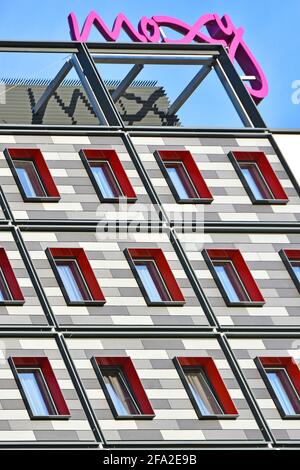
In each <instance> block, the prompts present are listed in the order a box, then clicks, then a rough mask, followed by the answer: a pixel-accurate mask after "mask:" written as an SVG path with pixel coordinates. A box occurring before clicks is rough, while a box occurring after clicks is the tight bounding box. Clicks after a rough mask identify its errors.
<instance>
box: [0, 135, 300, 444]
mask: <svg viewBox="0 0 300 470" xmlns="http://www.w3.org/2000/svg"><path fill="white" fill-rule="evenodd" d="M108 134H109V131H108ZM126 138H127V137H126ZM132 140H133V142H134V145H135V152H131V151H130V153H128V151H127V150H126V146H125V145H124V142H125V140H124V138H123V137H122V134H121V132H120V135H116V133H115V132H111V134H109V135H103V134H101V132H99V135H97V136H87V135H76V136H74V135H71V134H69V135H67V133H66V135H54V133H53V135H42V134H38V133H37V135H27V136H26V135H7V136H6V135H1V136H0V185H1V187H2V189H3V191H4V193H5V198H6V200H7V202H8V204H9V207H10V209H11V211H12V213H13V216H14V218H15V220H6V221H5V219H4V215H3V212H2V211H1V210H0V223H1V225H4V229H2V230H0V246H1V247H4V248H5V249H6V250H7V254H8V257H9V259H10V262H11V264H12V266H13V269H14V272H15V274H16V277H17V279H18V282H19V284H20V287H21V289H22V291H23V294H24V296H25V300H26V302H25V305H24V306H20V307H5V306H0V333H1V334H0V336H1V335H2V337H1V338H0V446H1V445H2V444H5V443H6V442H15V443H16V445H17V444H18V443H19V442H20V441H23V442H26V443H30V444H31V443H38V442H45V441H49V442H52V443H53V445H56V444H57V443H62V442H64V441H66V442H67V443H80V444H82V445H85V444H87V443H88V442H95V437H94V434H93V432H92V431H91V428H90V425H89V422H90V421H91V420H89V421H88V419H87V418H88V414H89V413H90V412H91V411H93V412H94V413H95V415H96V418H97V422H98V424H97V426H98V427H99V429H100V430H101V432H102V433H103V435H104V437H105V439H106V441H107V445H108V446H109V445H112V444H113V445H116V446H118V445H123V444H124V443H125V445H126V443H128V444H131V445H135V443H137V444H140V445H143V444H144V443H145V445H146V444H147V443H148V444H149V445H150V444H152V445H157V447H159V446H160V445H165V446H168V445H169V444H176V443H177V444H178V445H189V444H191V445H195V446H203V445H213V443H217V444H218V443H219V444H224V443H228V445H231V444H232V443H239V444H245V445H251V444H252V443H261V445H263V446H267V445H268V443H267V440H265V439H266V432H264V433H263V432H262V429H263V427H264V426H263V424H262V422H261V421H262V420H261V419H260V418H259V414H260V413H262V416H263V417H264V418H265V419H266V425H267V426H268V427H269V428H270V430H271V432H272V435H273V436H274V437H275V438H276V441H277V442H278V443H280V442H283V441H285V442H286V441H287V442H290V443H292V444H294V443H295V442H298V441H299V442H300V440H299V437H300V424H299V420H293V421H291V420H289V421H286V420H282V419H281V417H280V416H279V414H278V412H277V410H276V408H275V405H274V403H273V401H272V400H271V398H270V396H269V394H268V391H267V389H266V387H265V386H264V384H263V382H262V380H261V378H260V375H259V373H258V371H257V370H256V368H255V364H254V362H253V359H254V357H256V356H257V355H270V356H275V355H281V356H287V355H291V356H293V357H294V358H295V359H296V360H297V361H298V362H299V353H298V351H299V340H298V339H297V337H296V336H295V338H293V336H292V335H293V333H290V338H285V339H282V338H275V335H276V334H280V328H285V329H287V328H289V327H291V328H292V329H294V331H298V328H300V316H299V311H300V309H299V307H300V296H299V292H298V291H297V290H296V288H295V286H294V284H293V282H292V280H291V278H290V275H289V274H288V272H287V271H286V268H285V266H284V265H283V263H282V260H281V258H280V257H279V255H278V252H279V250H281V249H284V248H295V249H300V237H299V230H298V231H297V230H296V229H293V228H292V226H291V224H290V223H293V224H295V223H296V222H297V221H299V217H300V216H299V214H300V201H299V196H298V195H297V191H296V189H295V188H293V184H292V182H291V180H290V179H289V177H288V175H287V174H286V171H285V170H284V168H283V165H282V163H281V162H280V159H279V157H278V155H277V154H276V151H275V149H274V148H273V147H272V145H271V140H269V139H268V138H267V137H266V136H265V135H264V134H261V137H255V138H253V137H247V138H246V137H244V136H243V135H242V134H241V135H240V136H236V137H228V136H225V135H224V136H223V137H216V136H208V135H207V136H205V137H202V136H200V137H189V136H187V137H185V136H181V137H178V136H175V135H174V137H170V136H169V137H167V136H164V135H163V133H161V135H160V136H159V137H153V136H147V137H133V138H132ZM9 147H19V148H22V147H27V148H30V147H38V148H40V149H41V150H42V152H43V155H44V157H45V159H46V161H47V164H48V166H49V169H50V172H51V174H52V176H53V178H54V180H55V182H56V184H57V186H58V189H59V191H60V193H61V196H62V197H61V201H60V202H58V203H50V204H49V203H37V204H33V203H25V202H23V200H22V198H21V195H20V192H19V189H18V187H17V185H16V183H15V181H14V178H13V177H12V175H11V172H10V169H9V167H8V165H7V162H6V159H5V157H4V154H3V150H4V149H5V148H9ZM82 148H99V149H115V150H116V151H117V152H118V155H119V157H120V159H121V161H122V163H123V165H124V168H125V170H126V172H127V174H128V176H129V179H130V181H131V183H132V185H133V187H134V190H135V192H136V194H137V195H138V203H137V204H133V206H132V207H131V208H130V215H128V212H126V211H125V210H124V211H122V210H121V211H118V207H117V206H116V205H108V204H100V203H99V200H98V197H97V195H96V193H95V191H94V188H93V186H92V183H91V181H90V180H89V177H88V175H87V174H86V171H85V168H84V166H83V164H82V162H81V159H80V157H79V153H78V152H79V150H80V149H82ZM160 149H176V150H177V149H187V150H190V151H191V153H192V155H193V157H194V158H195V160H196V162H197V164H198V166H199V169H200V171H201V173H202V175H203V176H204V178H205V180H206V183H207V185H208V187H209V189H210V190H211V192H212V193H213V196H214V201H213V203H212V204H211V205H206V206H205V208H204V209H205V210H204V216H205V217H204V221H205V222H209V223H211V222H215V223H216V224H215V227H218V230H213V227H212V225H214V224H210V226H209V227H208V226H206V228H205V231H203V227H202V219H201V214H202V211H203V206H197V207H196V206H190V205H178V204H175V201H174V199H173V196H172V194H171V192H170V189H169V187H168V185H167V183H166V181H165V179H164V177H163V175H162V174H161V172H160V170H159V168H158V165H157V163H156V160H155V158H154V156H153V152H154V151H155V150H160ZM231 150H261V151H264V152H265V153H266V155H267V158H268V159H269V161H270V163H271V165H272V167H273V169H274V170H275V172H276V174H277V175H278V177H279V179H280V181H281V183H282V185H283V187H284V189H285V191H286V192H287V194H288V196H289V203H288V204H287V205H282V206H276V205H267V206H257V205H252V204H251V202H250V199H249V198H248V196H247V193H246V191H245V189H244V187H243V186H242V184H241V182H240V180H239V178H238V176H237V174H236V173H235V170H234V168H233V167H232V165H231V163H230V161H229V159H228V157H227V154H228V152H229V151H231ZM139 162H140V163H141V165H142V168H144V170H145V172H146V173H147V174H148V178H149V180H148V182H147V178H146V180H145V178H144V177H143V181H142V179H141V177H140V176H139V173H138V171H137V167H138V165H137V164H138V163H139ZM139 172H140V170H139ZM149 183H151V185H150V184H149ZM151 186H152V187H153V188H154V191H155V193H156V196H157V198H158V199H159V200H160V202H161V204H162V206H163V208H164V209H165V210H166V211H169V210H170V211H174V212H175V213H176V215H175V219H174V222H175V223H176V224H178V223H179V222H181V220H180V214H185V213H189V212H192V213H196V214H198V213H199V216H200V217H199V221H200V226H199V227H197V230H196V231H195V232H191V231H189V230H188V229H186V230H185V232H184V233H182V232H181V231H180V230H179V226H178V225H177V227H176V230H173V229H170V227H169V226H168V223H166V224H165V226H164V230H163V231H162V233H158V232H157V231H152V232H151V233H150V232H148V230H147V229H146V226H143V227H140V230H139V232H136V233H134V231H133V227H131V230H130V232H129V234H128V233H126V231H124V230H123V229H120V230H119V228H118V227H117V226H115V225H114V224H111V225H110V227H109V228H110V230H108V231H105V229H104V225H105V224H99V225H98V227H97V229H96V228H95V227H94V229H92V224H91V222H99V221H101V222H107V221H110V222H113V221H114V220H119V221H120V220H121V221H123V222H125V223H126V222H128V221H131V220H132V219H134V220H135V221H137V222H144V221H146V218H145V217H144V214H143V213H142V210H143V211H145V209H146V210H147V211H151V212H152V215H153V214H154V218H153V219H152V221H153V222H154V223H155V224H156V223H157V222H158V220H159V219H158V215H157V208H156V209H154V206H153V205H152V203H151V202H150V200H152V199H153V194H152V192H151V191H152V189H151ZM154 195H155V194H154ZM139 204H142V207H141V206H139ZM172 217H173V216H172ZM172 217H171V219H172ZM186 221H187V222H188V221H189V220H188V219H186ZM63 222H68V228H66V227H63V226H61V227H60V228H59V227H58V225H59V224H61V225H62V224H63ZM223 222H224V223H225V224H227V225H230V224H231V223H233V224H235V223H239V222H243V223H245V224H248V225H245V228H244V229H243V230H240V233H237V231H232V232H228V231H227V232H225V231H223V232H222V223H223ZM31 223H32V225H31V226H30V224H31ZM269 223H273V224H274V225H273V228H276V224H278V227H277V233H275V231H274V230H272V229H271V227H270V225H269V226H266V224H269ZM79 224H81V225H79ZM251 224H253V225H251ZM254 224H258V225H260V226H261V227H262V226H263V225H264V231H263V232H262V231H260V229H257V227H254ZM279 224H280V227H279ZM283 224H286V228H287V229H286V230H285V227H284V226H283ZM46 225H47V226H46ZM11 226H12V227H11ZM107 228H108V227H106V229H107ZM294 228H295V227H294ZM118 230H119V231H118ZM172 231H173V232H172ZM19 232H20V235H15V236H13V234H14V233H16V234H18V233H19ZM203 232H205V233H203ZM170 233H173V235H174V237H173V235H172V236H170ZM177 238H178V240H179V243H178V244H177V242H175V241H174V240H176V239H177ZM18 240H23V242H24V246H25V247H26V250H27V251H28V254H29V257H30V259H31V261H30V263H31V265H32V266H31V267H30V266H29V267H27V265H25V262H24V261H25V259H26V256H27V254H26V251H25V250H24V249H23V246H22V243H18ZM47 247H72V248H76V247H80V248H84V250H85V251H86V254H87V257H88V259H89V260H90V263H91V266H92V268H93V270H94V272H95V274H96V277H97V279H98V282H99V285H100V287H101V289H102V291H103V293H104V295H105V298H106V300H107V302H106V304H105V305H104V306H103V307H91V306H86V307H85V306H81V307H79V306H78V307H77V306H76V307H71V306H67V305H66V302H65V300H64V298H63V296H62V294H61V291H60V288H59V285H58V284H57V281H56V278H55V276H54V274H53V272H52V269H51V267H50V264H49V262H48V259H47V257H46V255H45V249H46V248H47ZM181 247H182V248H183V252H182V253H181V252H180V248H181ZM204 247H206V248H212V247H213V248H239V249H240V250H241V252H242V254H243V256H244V259H245V260H246V262H247V264H248V266H249V268H250V270H251V272H252V274H253V277H254V278H255V280H256V282H257V284H258V286H259V288H260V289H261V292H262V294H263V295H264V297H265V299H266V304H265V305H264V306H263V307H259V308H257V307H255V308H251V307H248V308H239V307H237V308H233V307H227V306H226V305H225V303H224V301H223V298H222V296H221V294H220V292H219V290H218V288H217V286H216V284H215V282H214V280H213V278H212V276H211V274H210V272H209V270H208V268H207V265H206V263H205V261H204V259H203V257H202V254H201V250H202V249H203V248H204ZM125 248H161V249H162V250H163V252H164V254H165V256H166V258H167V260H168V262H169V265H170V267H171V269H172V271H173V273H174V275H175V277H176V280H177V282H178V284H179V286H180V288H181V290H182V293H183V295H184V297H185V299H186V304H185V305H184V306H183V307H178V306H176V307H148V306H147V305H146V303H145V300H144V298H143V295H142V293H141V292H140V289H139V287H138V285H137V282H136V280H135V278H134V275H133V273H132V272H131V270H130V267H129V265H128V263H127V260H126V258H125V256H124V253H123V251H124V249H125ZM32 270H33V271H34V272H35V274H36V277H37V279H38V280H39V283H40V285H41V290H40V292H39V289H38V288H37V291H36V290H35V288H34V286H33V282H32V279H31V276H32V272H31V271H32ZM194 281H196V283H197V285H198V288H197V286H195V283H194ZM200 287H201V289H202V290H201V289H200ZM43 295H45V297H46V298H47V302H48V303H49V312H51V314H52V315H53V316H54V317H55V319H56V321H57V323H58V324H59V329H55V328H54V332H55V331H56V333H54V336H55V337H56V338H57V341H58V342H59V341H60V339H59V338H60V337H61V336H65V337H66V338H67V339H66V341H67V348H68V350H69V353H70V357H71V359H72V361H73V363H74V365H75V371H77V374H78V378H79V384H81V387H82V391H84V392H85V394H86V396H87V398H88V403H89V407H90V411H88V410H86V409H85V412H84V411H83V405H84V404H85V399H84V394H82V393H81V392H80V391H77V392H76V390H77V388H76V390H75V388H74V383H73V381H72V380H71V378H70V375H69V374H71V376H72V377H73V375H72V372H73V369H72V367H73V363H72V362H71V361H70V360H69V359H68V357H67V356H63V357H62V356H61V353H60V351H59V348H58V346H57V344H58V343H57V342H56V341H55V339H54V337H53V338H48V337H47V338H46V337H43V333H42V332H41V333H40V337H22V335H21V333H20V334H19V336H18V335H17V336H18V337H17V336H16V337H9V338H8V337H5V332H4V327H5V328H6V329H9V328H11V329H12V328H14V329H19V330H20V331H21V330H22V329H24V327H26V328H31V327H35V329H37V327H41V330H42V329H45V328H48V329H50V328H51V326H50V325H49V324H48V322H47V316H46V314H48V313H49V312H48V308H47V307H45V306H44V304H43V305H41V303H40V301H39V299H41V298H42V296H43ZM203 295H204V296H205V297H202V296H203ZM206 301H208V303H209V304H210V306H211V309H212V311H213V313H214V315H215V317H216V320H217V321H218V322H219V325H220V328H219V327H218V326H217V327H216V325H213V324H211V323H210V320H209V316H208V308H207V304H206V307H205V302H206ZM48 318H49V316H48ZM238 327H239V333H238V334H239V337H238V338H237V337H234V338H233V337H232V331H235V330H237V328H238ZM274 327H275V329H274ZM241 328H242V329H243V331H242V332H241V331H240V330H241ZM250 328H254V329H255V330H256V336H255V338H254V337H253V338H249V335H250V333H249V331H248V330H250ZM1 329H2V332H1ZM124 329H126V332H125V331H124ZM263 329H264V331H266V330H267V331H269V333H270V335H272V334H273V335H274V337H269V338H267V339H266V338H265V337H263V333H262V331H261V330H263ZM75 330H76V333H75ZM87 330H88V331H87ZM104 330H105V331H106V333H107V330H108V331H112V333H110V336H109V334H104ZM149 330H150V333H149ZM171 330H172V336H171V335H170V332H171ZM226 330H229V332H226ZM275 330H276V332H275ZM286 331H287V330H286ZM91 332H92V335H93V336H91ZM207 332H209V333H208V336H207V337H206V336H205V334H206V333H207ZM225 332H226V333H225ZM147 333H148V336H147ZM30 334H31V333H30ZM285 334H286V335H288V333H287V332H286V333H285ZM72 335H73V336H74V337H70V336H72ZM226 335H228V336H229V337H230V338H229V345H230V347H231V351H229V352H228V351H227V348H226V347H225V345H226V342H225V341H223V338H224V336H225V337H226ZM231 354H232V356H231ZM10 355H15V356H16V355H18V356H22V355H24V356H35V355H36V356H44V355H45V356H47V357H49V359H50V362H51V364H52V367H53V369H54V372H55V375H56V377H57V378H58V380H59V384H60V386H61V389H62V391H63V394H64V397H65V399H66V400H67V404H68V406H69V408H70V410H71V415H72V416H71V419H70V420H68V421H31V420H30V418H29V416H28V413H27V411H26V408H25V405H24V403H23V401H22V399H21V396H20V393H19V391H18V389H17V386H16V383H15V381H14V379H13V376H12V374H11V371H10V369H9V366H8V363H7V358H8V357H9V356H10ZM110 355H111V356H123V355H124V356H130V357H131V358H132V360H133V362H134V365H135V367H136V369H137V371H138V374H139V376H140V378H141V380H142V383H143V385H144V387H145V390H146V393H147V395H148V397H149V399H150V401H151V404H152V406H153V408H154V410H155V414H156V416H155V418H154V419H153V420H125V421H122V420H114V418H113V415H112V412H111V410H110V408H109V405H108V403H107V401H106V399H105V396H104V394H103V391H102V389H101V386H100V384H99V382H98V380H97V378H96V375H95V372H94V370H93V368H92V365H91V362H90V358H91V357H92V356H110ZM179 355H180V356H211V357H213V358H214V360H215V363H216V365H217V367H218V369H219V371H220V373H221V376H222V378H223V379H224V381H225V384H226V386H227V388H228V390H229V393H230V395H231V397H232V399H233V401H234V403H235V405H236V407H237V409H238V411H239V417H238V418H237V419H228V420H227V419H224V420H222V419H220V420H214V419H213V420H199V419H198V417H197V415H196V413H195V411H194V409H193V407H192V404H191V402H190V400H189V399H188V396H187V394H186V391H185V389H184V387H183V385H182V383H181V381H180V379H179V377H178V374H177V371H176V369H175V368H174V365H173V362H172V359H173V357H174V356H179ZM235 359H236V360H237V363H238V365H239V367H240V371H241V372H238V371H237V370H236V368H235V366H234V362H235ZM68 371H69V372H68ZM240 374H242V375H240ZM244 379H245V381H244ZM240 387H241V388H240ZM251 392H252V393H253V396H252V395H251ZM77 393H78V395H77ZM253 400H255V402H254V401H253ZM254 404H256V405H258V410H261V411H258V414H255V416H254V415H253V414H252V411H253V410H254V406H253V405H254ZM251 410H252V411H251ZM253 412H254V411H253ZM89 418H90V417H89ZM260 428H261V429H260ZM98 441H99V442H98V444H100V439H98ZM217 444H216V445H217Z"/></svg>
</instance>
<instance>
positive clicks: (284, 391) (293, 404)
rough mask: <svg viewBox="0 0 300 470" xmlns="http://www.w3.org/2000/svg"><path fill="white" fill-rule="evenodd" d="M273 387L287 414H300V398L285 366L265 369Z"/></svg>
mask: <svg viewBox="0 0 300 470" xmlns="http://www.w3.org/2000/svg"><path fill="white" fill-rule="evenodd" d="M265 371H266V374H267V377H268V379H269V382H270V384H271V387H272V389H273V391H274V393H275V395H276V397H277V399H278V401H279V403H280V405H281V407H282V409H283V411H284V412H285V414H286V415H288V416H289V415H298V414H300V400H299V395H298V393H297V391H296V390H295V388H294V386H293V384H292V382H291V380H290V378H289V375H288V373H287V371H286V370H285V369H284V368H266V369H265Z"/></svg>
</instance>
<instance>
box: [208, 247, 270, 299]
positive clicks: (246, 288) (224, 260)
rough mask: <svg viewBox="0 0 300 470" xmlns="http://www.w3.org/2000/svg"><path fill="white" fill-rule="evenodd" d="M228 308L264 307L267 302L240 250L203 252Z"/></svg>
mask: <svg viewBox="0 0 300 470" xmlns="http://www.w3.org/2000/svg"><path fill="white" fill-rule="evenodd" d="M202 254H203V258H204V259H205V261H206V263H207V265H208V267H209V269H210V271H211V273H212V276H213V278H214V280H215V282H216V284H217V286H218V287H219V289H220V292H221V294H222V296H223V298H224V300H225V303H226V304H227V305H228V306H241V305H245V306H262V305H264V303H265V300H264V298H263V296H262V294H261V292H260V290H259V288H258V286H257V284H256V282H255V280H254V279H253V277H252V274H251V272H250V270H249V268H248V266H247V264H246V263H245V261H244V258H243V256H242V254H241V253H240V251H239V250H236V249H230V250H226V249H224V250H222V249H210V250H203V251H202Z"/></svg>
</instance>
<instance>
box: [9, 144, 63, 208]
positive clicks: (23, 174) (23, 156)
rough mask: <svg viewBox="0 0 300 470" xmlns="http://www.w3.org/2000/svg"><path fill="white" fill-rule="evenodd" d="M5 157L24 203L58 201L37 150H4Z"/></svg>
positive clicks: (39, 152) (46, 168)
mask: <svg viewBox="0 0 300 470" xmlns="http://www.w3.org/2000/svg"><path fill="white" fill-rule="evenodd" d="M5 155H6V158H7V161H8V164H9V165H10V168H11V171H12V173H13V176H14V178H15V180H16V183H17V185H18V186H19V188H20V192H21V194H22V197H23V199H24V201H31V202H39V201H51V202H55V201H59V200H60V195H59V192H58V190H57V188H56V185H55V183H54V181H53V179H52V176H51V174H50V172H49V169H48V166H47V164H46V162H45V160H44V157H43V155H42V153H41V151H40V150H39V149H6V150H5Z"/></svg>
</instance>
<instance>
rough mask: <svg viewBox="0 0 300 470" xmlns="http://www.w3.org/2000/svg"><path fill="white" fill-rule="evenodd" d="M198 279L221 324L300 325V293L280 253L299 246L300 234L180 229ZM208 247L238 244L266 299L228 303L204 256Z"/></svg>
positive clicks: (183, 244) (224, 246) (237, 246)
mask: <svg viewBox="0 0 300 470" xmlns="http://www.w3.org/2000/svg"><path fill="white" fill-rule="evenodd" d="M178 239H179V240H180V242H181V244H182V246H183V248H184V251H185V253H186V255H187V257H188V259H189V261H190V262H191V265H192V267H193V269H194V272H195V274H196V276H197V279H198V281H199V283H200V285H201V286H202V288H203V290H204V293H205V295H206V297H207V298H208V300H209V302H210V304H211V306H212V309H213V311H214V313H215V315H216V316H217V318H218V321H219V323H220V324H221V325H222V326H261V327H274V326H276V327H278V326H285V327H286V326H300V316H299V313H300V309H299V308H300V295H299V292H298V290H297V289H296V287H295V284H294V283H293V281H292V279H291V277H290V274H289V273H288V272H287V270H286V267H285V265H284V264H283V262H282V259H281V258H280V256H279V251H280V250H281V249H285V248H290V247H293V248H294V249H298V250H299V249H300V239H299V235H298V234H296V235H293V234H284V233H276V234H274V233H272V234H271V233H205V234H203V233H201V232H199V233H178ZM204 248H206V249H209V248H225V249H226V248H228V249H229V248H236V249H239V250H240V251H241V253H242V255H243V257H244V260H245V261H246V263H247V265H248V267H249V269H250V271H251V273H252V275H253V277H254V279H255V281H256V283H257V285H258V287H259V289H260V291H261V293H262V295H263V297H264V298H265V300H266V303H265V305H264V306H263V307H227V306H226V304H225V301H224V300H223V297H222V295H221V293H220V291H219V289H218V287H217V285H216V283H215V281H214V279H213V277H212V274H211V272H210V271H209V269H208V267H207V264H206V262H205V261H204V259H203V256H202V253H201V251H202V250H203V249H204Z"/></svg>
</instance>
